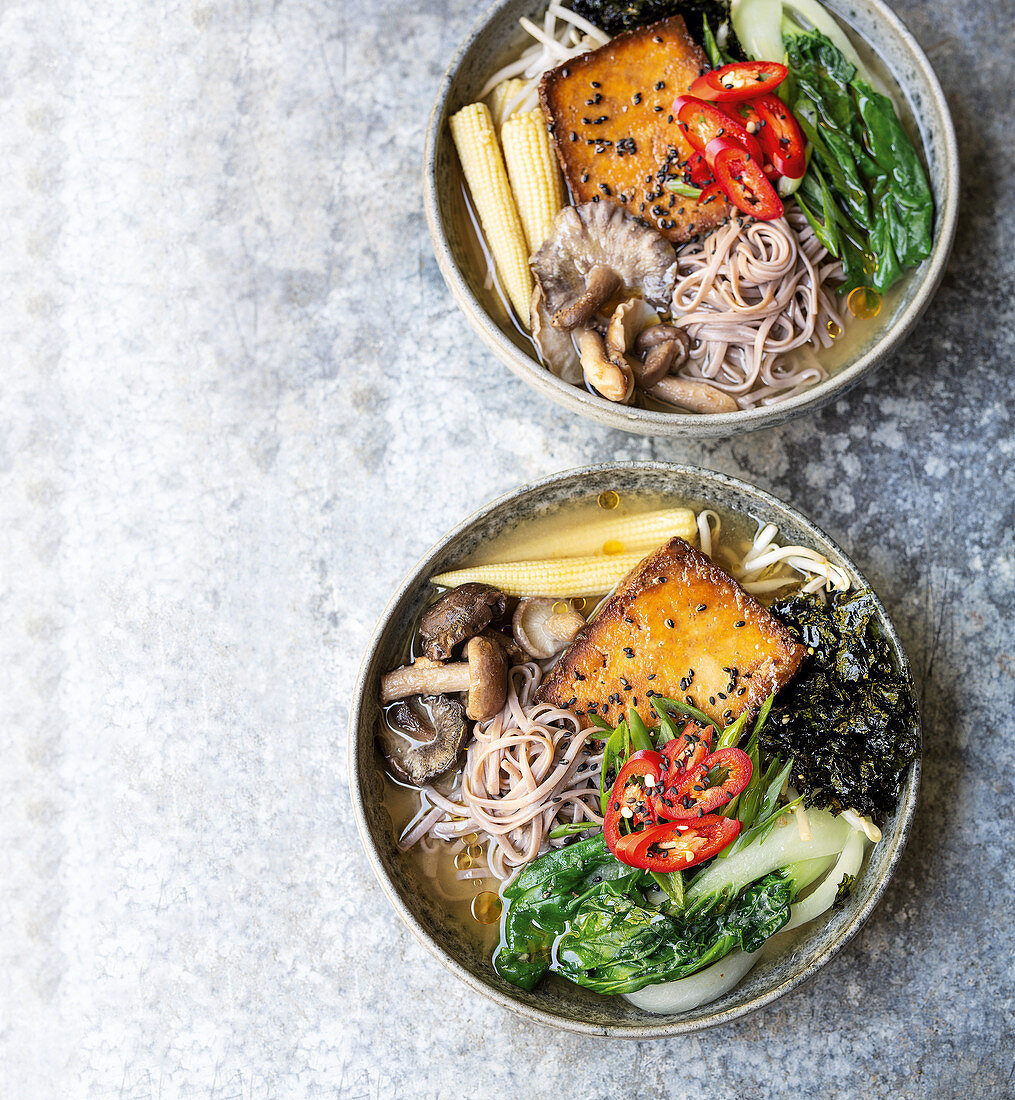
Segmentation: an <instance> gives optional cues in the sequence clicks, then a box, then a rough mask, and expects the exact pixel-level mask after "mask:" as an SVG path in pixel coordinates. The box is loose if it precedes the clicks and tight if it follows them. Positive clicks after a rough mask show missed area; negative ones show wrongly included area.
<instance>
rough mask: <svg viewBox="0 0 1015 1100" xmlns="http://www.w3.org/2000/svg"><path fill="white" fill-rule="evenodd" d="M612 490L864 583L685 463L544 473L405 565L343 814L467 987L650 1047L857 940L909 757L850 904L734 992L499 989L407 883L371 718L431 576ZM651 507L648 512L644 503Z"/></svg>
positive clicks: (877, 887)
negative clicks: (744, 525) (683, 1000)
mask: <svg viewBox="0 0 1015 1100" xmlns="http://www.w3.org/2000/svg"><path fill="white" fill-rule="evenodd" d="M610 490H612V491H614V492H616V493H617V494H619V495H620V496H621V497H622V498H629V497H632V496H651V497H653V498H654V499H656V500H658V499H659V497H665V498H667V499H668V500H671V501H672V502H674V503H676V502H682V503H684V504H687V505H688V506H690V507H693V508H695V509H696V510H698V509H701V508H716V509H718V510H719V511H720V512H727V513H734V514H738V515H743V516H749V517H751V518H753V519H756V520H761V519H765V520H769V521H771V522H772V523H774V524H776V526H777V527H778V528H779V532H780V538H781V539H782V540H784V541H785V542H786V543H792V544H804V545H807V546H811V547H813V548H814V549H815V550H818V551H819V552H820V553H822V554H824V555H825V556H826V557H827V558H828V559H829V560H830V561H831V562H833V563H834V564H836V565H840V566H842V567H843V568H844V569H845V570H846V572H847V574H848V575H849V577H850V579H851V581H852V582H853V584H854V585H857V586H864V587H869V586H868V585H867V584H866V581H865V580H864V578H863V576H862V575H861V573H860V572H859V570H858V569H857V568H856V567H855V566H854V565H853V563H852V562H851V561H850V560H849V558H847V557H846V555H845V554H843V552H842V551H841V550H840V549H839V548H838V547H837V546H836V545H835V543H833V542H832V541H831V539H829V538H828V537H827V535H825V534H824V533H823V532H822V531H821V530H820V529H819V528H817V527H816V526H814V524H812V523H811V522H810V521H809V520H807V519H805V518H804V517H803V516H802V515H800V513H799V512H796V511H794V510H793V509H792V508H790V507H788V506H787V505H785V504H783V503H782V502H781V501H779V500H777V499H776V498H775V497H773V496H770V495H769V494H768V493H765V492H763V491H762V490H760V489H757V488H755V487H753V486H751V485H748V484H746V483H745V482H743V481H738V480H737V479H736V478H732V477H726V476H724V475H723V474H717V473H712V472H711V471H709V470H700V469H697V468H695V467H691V466H671V465H667V464H664V463H639V464H634V465H629V466H619V465H608V466H589V467H586V468H585V469H581V470H573V471H571V472H569V473H563V474H555V475H553V476H552V477H548V478H544V479H543V480H542V481H537V482H535V483H534V484H532V485H528V486H526V487H524V488H522V489H519V490H517V491H516V492H514V493H511V494H509V495H508V496H506V497H502V498H501V499H500V500H498V501H494V503H492V504H490V505H488V506H487V507H485V508H483V509H481V510H480V511H479V512H477V513H476V514H475V515H474V516H472V517H470V518H469V519H467V520H465V521H464V522H463V523H461V524H459V525H458V527H456V528H455V529H454V530H453V531H451V532H450V533H449V534H448V535H446V536H445V537H444V538H443V539H441V541H440V542H439V543H437V545H436V546H434V547H433V549H431V550H430V551H429V552H428V553H427V554H426V555H425V556H424V557H423V558H422V560H421V561H420V562H419V563H418V564H417V565H416V567H415V568H414V569H413V571H412V572H411V573H410V574H409V576H408V577H407V578H406V580H405V581H404V583H403V584H402V586H401V587H400V588H399V590H398V591H397V592H396V593H395V595H394V597H393V599H392V600H391V602H390V604H389V605H388V607H387V608H386V609H385V611H384V613H383V615H382V616H381V621H380V623H379V625H378V627H377V631H376V633H375V634H374V636H373V638H372V640H371V641H370V644H369V647H368V649H367V653H366V657H365V659H364V661H363V666H362V669H361V670H360V676H359V681H358V683H357V684H356V689H355V694H354V699H353V706H352V712H351V715H350V719H349V761H350V763H349V772H350V786H351V789H352V800H353V807H354V810H355V813H356V821H357V824H358V825H359V830H360V836H361V838H362V840H363V846H364V848H365V849H366V852H367V855H368V857H369V859H370V863H371V864H372V866H373V869H374V872H375V873H376V875H377V878H378V880H379V881H380V884H381V886H382V887H383V889H384V891H385V893H386V894H387V896H388V899H389V900H390V902H391V904H392V906H393V907H394V909H395V911H396V912H397V913H398V914H399V916H400V917H401V918H402V919H403V920H404V921H405V923H406V924H407V925H408V926H409V928H410V930H411V931H412V932H413V933H414V934H415V935H416V936H417V937H418V938H419V940H420V941H421V942H422V943H423V945H424V946H425V947H426V948H427V949H428V950H429V951H430V952H431V953H432V954H433V955H434V956H436V958H437V959H438V960H439V961H440V962H441V963H442V964H443V965H444V966H446V967H447V968H448V969H449V970H450V971H451V972H452V973H453V974H455V975H457V976H458V977H459V978H461V979H462V980H463V981H464V982H466V983H467V984H468V985H470V986H471V987H472V988H473V989H475V990H477V991H478V992H480V993H483V994H485V995H486V996H488V997H490V998H492V999H493V1000H494V1001H496V1002H497V1003H498V1004H499V1005H502V1006H503V1007H505V1008H508V1009H511V1010H512V1011H514V1012H517V1013H519V1014H520V1015H522V1016H525V1017H527V1018H528V1019H530V1020H534V1021H536V1022H538V1023H543V1024H550V1025H553V1026H556V1027H562V1028H565V1029H567V1030H569V1031H577V1032H582V1033H585V1034H588V1035H608V1036H614V1037H618V1038H629V1039H651V1038H658V1037H661V1036H666V1035H678V1034H682V1033H684V1032H689V1031H697V1030H700V1029H702V1028H707V1027H713V1026H715V1025H716V1024H721V1023H724V1022H726V1021H729V1020H732V1019H734V1018H736V1017H737V1016H742V1015H743V1014H744V1013H746V1012H750V1011H752V1010H753V1009H756V1008H760V1007H761V1006H763V1005H765V1004H768V1003H769V1002H770V1001H773V1000H775V998H776V997H779V996H781V995H782V994H783V993H786V992H787V991H789V990H790V989H792V988H793V987H794V986H796V985H798V984H799V983H800V982H802V981H803V980H804V979H805V978H807V977H809V976H810V975H813V974H814V973H815V972H816V971H817V970H818V969H820V967H821V966H823V965H824V963H826V962H827V961H828V960H829V959H830V958H831V957H832V956H833V955H834V954H835V953H836V952H837V951H839V950H840V949H841V948H842V947H843V946H844V945H845V944H846V943H847V942H848V941H849V940H850V939H851V938H852V937H853V936H854V935H855V934H856V933H857V931H859V929H860V926H861V925H862V924H863V922H864V921H865V920H866V919H867V917H868V916H870V914H871V912H872V911H873V910H874V907H875V906H876V905H877V902H878V899H879V898H880V897H881V894H882V893H883V891H884V889H885V887H886V886H887V885H888V881H889V879H890V878H891V875H892V872H893V871H894V869H895V866H896V864H897V862H898V860H899V857H900V856H901V854H902V849H903V846H904V844H905V841H906V837H907V835H908V833H909V828H910V823H911V821H912V818H913V813H914V811H915V809H916V799H917V790H918V788H919V778H920V761H919V758H917V759H916V760H915V761H914V762H913V763H912V764H911V765H910V768H909V770H908V773H907V774H906V776H905V781H904V783H903V787H902V792H901V794H900V796H899V800H898V803H897V805H896V807H895V811H894V812H893V813H892V815H891V816H890V817H889V818H888V820H887V821H885V822H884V836H883V839H882V840H881V841H880V842H879V843H878V844H877V845H876V846H875V847H874V849H873V850H872V852H871V855H870V857H869V860H868V862H867V864H866V867H865V869H864V870H863V872H862V874H861V875H860V876H859V878H858V881H857V883H856V885H855V887H854V889H853V891H852V893H851V894H850V896H849V898H848V899H847V900H846V901H845V902H844V904H842V905H841V906H840V907H838V908H836V909H835V911H834V912H832V913H830V914H828V915H827V919H826V918H822V919H820V920H817V921H815V922H813V923H812V924H810V925H804V926H802V927H801V928H799V929H797V930H794V931H792V932H785V933H780V935H779V936H778V937H777V939H778V942H770V943H768V944H766V945H765V946H764V947H762V948H761V951H762V955H761V957H760V961H759V962H758V963H757V965H756V966H755V967H754V969H753V970H752V971H751V972H750V973H749V974H748V975H747V977H746V978H744V980H743V981H742V982H741V983H740V984H739V985H738V986H737V987H736V988H735V989H733V990H731V991H730V992H729V993H727V994H726V995H725V996H723V997H721V998H720V999H719V1000H717V1001H715V1002H713V1003H712V1004H707V1005H702V1006H700V1007H699V1008H695V1009H691V1010H689V1011H687V1012H681V1013H673V1014H670V1015H662V1016H657V1015H650V1014H648V1013H646V1012H642V1011H641V1010H640V1009H637V1008H635V1007H634V1006H633V1005H631V1004H630V1003H628V1002H627V1001H626V1000H624V999H623V998H622V997H605V996H600V995H599V994H596V993H592V992H590V991H589V990H587V989H582V988H580V987H579V986H576V985H572V984H571V983H570V982H567V981H565V980H564V979H562V978H558V977H556V976H551V977H549V978H548V979H547V980H544V981H543V982H542V983H541V984H540V985H539V986H538V987H537V988H536V989H534V990H533V991H532V992H525V991H524V990H521V989H518V988H517V987H516V986H513V985H510V984H509V983H508V982H506V981H504V980H503V979H502V978H501V977H500V976H499V975H498V974H497V973H496V972H495V971H494V969H493V966H492V965H491V962H490V957H489V951H487V950H484V949H482V948H481V946H480V944H479V942H478V940H476V939H474V938H471V937H470V936H468V935H466V934H465V933H464V930H463V928H462V926H461V924H460V923H459V922H458V921H456V920H455V918H454V917H453V916H452V914H451V913H450V912H449V910H448V908H447V906H446V905H445V904H443V903H441V902H440V901H438V899H437V897H436V895H435V894H434V892H433V891H432V889H427V888H426V885H425V884H424V883H422V882H421V881H420V880H419V878H418V877H417V872H416V871H415V869H414V865H413V861H412V860H411V859H410V858H408V857H407V856H406V854H405V853H403V852H400V851H399V849H398V845H397V842H396V840H397V837H396V827H395V824H394V823H393V822H392V820H391V816H390V814H389V812H388V809H387V808H386V806H385V803H384V800H383V786H382V778H381V776H382V765H381V761H380V757H379V756H378V754H377V751H376V749H375V747H374V731H375V730H376V728H377V724H378V722H379V719H380V707H379V703H378V697H379V691H380V679H381V676H382V675H383V674H384V673H385V672H387V671H389V670H390V669H392V668H395V667H397V666H398V665H399V664H401V663H402V660H403V657H404V654H405V645H406V638H407V635H408V633H409V631H410V630H411V628H412V624H413V623H415V622H416V619H417V616H418V615H419V613H420V612H421V611H422V609H423V607H425V606H426V604H427V602H428V601H429V598H430V595H431V592H432V589H431V587H430V584H429V579H430V577H432V576H434V574H436V573H440V572H442V571H444V570H446V569H450V568H454V567H455V566H457V565H458V564H460V563H461V562H462V561H464V560H466V559H468V558H469V557H470V555H472V554H475V553H476V552H477V551H478V550H479V549H480V548H481V547H482V546H484V545H485V544H486V543H488V542H489V541H490V540H491V539H493V538H494V537H495V536H497V535H499V534H502V533H503V532H505V531H508V530H509V529H510V528H512V527H513V526H514V525H516V524H519V523H523V522H526V521H528V520H531V519H534V518H536V517H539V516H541V515H545V514H547V513H548V512H551V511H552V510H554V509H557V508H560V507H561V506H563V505H568V504H577V503H581V502H583V501H584V502H589V503H591V504H593V505H594V503H595V501H596V500H597V497H598V496H599V494H600V493H604V492H607V491H610ZM653 506H656V505H653ZM878 608H879V616H880V626H881V629H882V631H883V633H884V636H885V637H886V638H887V640H888V643H889V645H890V647H891V649H892V653H893V656H894V659H895V661H896V664H897V665H898V667H899V668H900V669H901V670H903V674H904V675H908V667H909V666H908V663H907V661H906V656H905V653H904V652H903V650H902V645H901V643H900V642H899V639H898V637H897V635H896V634H895V631H894V629H893V627H892V624H891V622H890V621H889V619H888V616H887V614H886V613H885V612H884V609H883V608H882V607H881V606H880V604H879V605H878Z"/></svg>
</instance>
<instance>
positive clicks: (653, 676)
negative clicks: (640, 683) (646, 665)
mask: <svg viewBox="0 0 1015 1100" xmlns="http://www.w3.org/2000/svg"><path fill="white" fill-rule="evenodd" d="M655 678H656V674H655V673H654V672H650V673H649V674H648V676H646V677H645V679H646V680H654V679H655Z"/></svg>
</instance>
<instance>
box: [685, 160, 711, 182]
mask: <svg viewBox="0 0 1015 1100" xmlns="http://www.w3.org/2000/svg"><path fill="white" fill-rule="evenodd" d="M687 180H688V182H689V183H692V184H693V185H694V186H695V187H707V186H708V185H709V184H710V183H713V182H715V181H714V179H713V177H712V169H711V168H709V166H708V161H706V160H705V158H704V157H703V156H702V155H701V153H692V154H691V159H690V160H689V161H688V162H687Z"/></svg>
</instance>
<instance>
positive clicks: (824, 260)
mask: <svg viewBox="0 0 1015 1100" xmlns="http://www.w3.org/2000/svg"><path fill="white" fill-rule="evenodd" d="M677 259H678V264H679V267H678V271H679V275H678V280H677V285H676V288H675V290H674V293H673V319H674V323H675V324H678V325H681V326H682V327H684V328H685V329H687V332H688V335H689V336H690V337H691V338H692V346H691V350H690V353H689V355H688V358H687V360H686V361H685V363H684V364H683V366H682V367H681V368H680V370H679V371H678V372H677V373H678V375H679V376H680V377H682V378H693V379H697V380H699V381H701V380H704V381H707V382H709V383H710V384H711V385H713V386H715V387H716V388H717V389H720V390H724V391H725V392H726V393H728V394H730V395H731V396H732V397H733V398H734V400H735V401H736V402H737V404H738V405H739V406H740V407H741V408H742V409H748V408H751V407H752V406H754V405H759V404H760V405H772V404H775V403H777V402H779V401H785V400H786V399H787V398H788V397H792V396H794V395H795V394H797V393H800V392H801V391H803V390H805V389H807V388H808V387H810V386H812V385H814V383H815V382H818V381H820V380H821V379H823V378H827V377H828V374H827V371H826V370H825V369H824V367H823V366H822V365H821V364H820V362H819V361H818V359H817V356H816V355H815V354H814V350H815V349H816V348H817V347H829V346H830V345H831V343H832V340H833V333H834V334H836V335H837V334H838V333H840V332H841V331H842V326H843V320H842V316H841V315H840V313H839V311H838V310H837V309H836V306H835V294H834V289H833V288H832V287H830V286H829V285H828V284H829V282H830V281H832V280H835V279H840V278H841V277H842V268H841V265H840V264H839V262H838V260H836V259H834V258H833V257H832V256H831V255H830V254H829V253H828V252H827V251H826V250H825V248H824V246H823V245H822V244H821V242H820V241H819V240H818V238H817V236H816V235H815V233H814V230H813V229H812V228H811V226H810V224H809V223H808V221H807V219H806V217H805V216H804V214H803V212H802V211H801V210H799V208H797V207H796V206H792V205H791V206H788V207H787V209H786V213H785V215H784V216H783V217H781V218H777V219H775V220H774V221H768V222H750V223H748V224H747V225H744V224H743V219H742V218H735V219H733V220H732V221H730V222H729V223H728V224H726V225H724V226H722V227H720V228H719V229H717V230H715V232H713V233H710V234H709V235H708V236H707V237H705V238H704V239H703V240H702V241H701V242H700V243H697V244H692V245H690V246H688V247H686V248H684V249H683V250H681V252H680V253H679V255H678V257H677ZM798 349H799V350H798ZM796 350H798V354H797V355H794V356H792V357H790V358H788V359H787V358H786V353H787V352H790V351H796Z"/></svg>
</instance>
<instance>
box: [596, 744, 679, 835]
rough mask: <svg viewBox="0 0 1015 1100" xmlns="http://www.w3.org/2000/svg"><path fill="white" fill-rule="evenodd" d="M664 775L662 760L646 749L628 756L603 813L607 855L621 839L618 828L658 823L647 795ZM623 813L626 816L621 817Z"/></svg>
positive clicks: (664, 763) (649, 796)
mask: <svg viewBox="0 0 1015 1100" xmlns="http://www.w3.org/2000/svg"><path fill="white" fill-rule="evenodd" d="M665 771H666V762H665V761H664V760H663V758H662V756H661V755H660V754H659V753H657V752H650V751H649V750H648V749H642V750H641V751H640V752H636V753H632V755H631V756H630V757H629V758H628V761H627V763H626V764H625V765H624V766H623V767H622V768H621V769H620V773H619V774H618V775H617V779H616V782H615V783H614V784H613V788H612V790H611V791H610V797H609V799H608V801H607V803H606V807H605V810H604V812H603V837H604V839H605V840H606V846H607V847H608V848H609V849H610V851H611V852H613V851H615V850H616V847H617V844H618V843H619V841H620V840H621V839H622V837H623V834H622V832H621V826H622V825H623V824H624V822H625V821H626V822H627V823H628V824H630V825H632V826H635V825H654V824H655V823H656V822H657V821H658V820H659V819H658V818H657V817H656V815H655V809H654V808H653V806H652V803H651V795H652V793H653V791H654V790H655V787H656V785H657V784H658V782H659V779H660V777H661V776H662V775H663V774H664V773H665ZM650 779H651V782H649V780H650ZM625 810H628V811H629V813H628V814H625V813H624V811H625Z"/></svg>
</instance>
